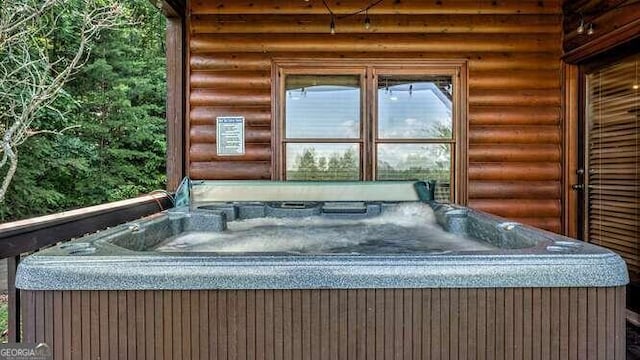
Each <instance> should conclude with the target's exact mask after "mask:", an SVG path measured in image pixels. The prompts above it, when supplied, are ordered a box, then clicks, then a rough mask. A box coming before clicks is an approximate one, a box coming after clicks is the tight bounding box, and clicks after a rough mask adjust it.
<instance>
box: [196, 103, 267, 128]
mask: <svg viewBox="0 0 640 360" xmlns="http://www.w3.org/2000/svg"><path fill="white" fill-rule="evenodd" d="M218 116H243V117H244V121H245V125H246V126H271V104H268V105H266V106H264V107H247V106H239V107H229V106H216V107H207V106H192V107H191V115H190V118H191V125H192V126H193V125H214V124H215V123H216V118H217V117H218Z"/></svg>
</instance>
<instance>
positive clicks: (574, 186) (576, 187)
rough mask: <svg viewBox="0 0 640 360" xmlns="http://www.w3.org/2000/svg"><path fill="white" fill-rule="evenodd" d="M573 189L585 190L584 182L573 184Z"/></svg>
mask: <svg viewBox="0 0 640 360" xmlns="http://www.w3.org/2000/svg"><path fill="white" fill-rule="evenodd" d="M571 189H573V190H576V191H578V190H584V184H573V185H571Z"/></svg>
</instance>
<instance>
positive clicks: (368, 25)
mask: <svg viewBox="0 0 640 360" xmlns="http://www.w3.org/2000/svg"><path fill="white" fill-rule="evenodd" d="M364 28H365V29H366V30H369V29H371V18H370V17H369V12H368V10H365V11H364Z"/></svg>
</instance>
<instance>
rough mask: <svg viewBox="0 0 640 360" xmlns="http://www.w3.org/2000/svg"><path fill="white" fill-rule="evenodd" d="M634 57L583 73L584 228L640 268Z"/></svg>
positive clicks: (638, 68) (638, 102) (638, 104)
mask: <svg viewBox="0 0 640 360" xmlns="http://www.w3.org/2000/svg"><path fill="white" fill-rule="evenodd" d="M639 74H640V55H634V56H631V57H627V58H625V59H623V60H621V61H619V62H616V63H614V64H611V65H607V66H604V67H601V68H599V69H597V70H596V71H593V72H591V73H589V74H587V84H586V85H587V86H586V92H587V93H586V95H587V97H586V99H587V104H586V105H587V107H586V111H585V126H586V129H585V130H586V131H585V155H586V159H585V165H586V169H585V170H586V172H585V189H586V191H585V201H586V214H585V228H584V237H585V239H587V240H588V241H590V242H592V243H594V244H598V245H602V246H605V247H608V248H610V249H612V250H615V251H616V252H618V253H619V254H620V255H621V256H622V257H623V258H624V259H625V260H626V261H627V264H628V267H629V270H630V271H631V272H632V273H636V274H637V273H639V272H640V252H639V237H640V205H639V203H640V201H639V193H640V176H639V175H640V169H639V168H640V132H639V130H640V129H639V123H640V120H639V115H640V112H639V109H640V89H639V87H640V78H639Z"/></svg>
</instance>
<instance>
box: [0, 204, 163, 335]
mask: <svg viewBox="0 0 640 360" xmlns="http://www.w3.org/2000/svg"><path fill="white" fill-rule="evenodd" d="M171 206H172V204H171V201H170V198H169V196H168V195H166V194H157V195H145V196H142V197H139V198H135V199H130V200H123V201H117V202H113V203H109V204H103V205H97V206H91V207H87V208H82V209H77V210H72V211H66V212H62V213H58V214H54V215H47V216H42V217H37V218H33V219H27V220H21V221H16V222H11V223H5V224H0V259H4V258H6V259H7V286H8V298H9V303H8V313H9V314H8V315H9V324H8V328H9V329H8V330H9V334H8V341H9V342H19V341H20V292H19V290H17V289H16V286H15V284H16V281H15V280H16V270H17V269H18V264H19V263H20V258H21V256H23V255H25V254H29V253H32V252H35V251H38V250H40V249H42V248H45V247H48V246H51V245H54V244H56V243H59V242H62V241H66V240H70V239H73V238H76V237H79V236H82V235H85V234H89V233H93V232H96V231H98V230H102V229H105V228H108V227H111V226H115V225H118V224H121V223H123V222H126V221H130V220H134V219H138V218H141V217H143V216H147V215H150V214H153V213H156V212H158V211H161V210H164V209H167V208H169V207H171Z"/></svg>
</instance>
